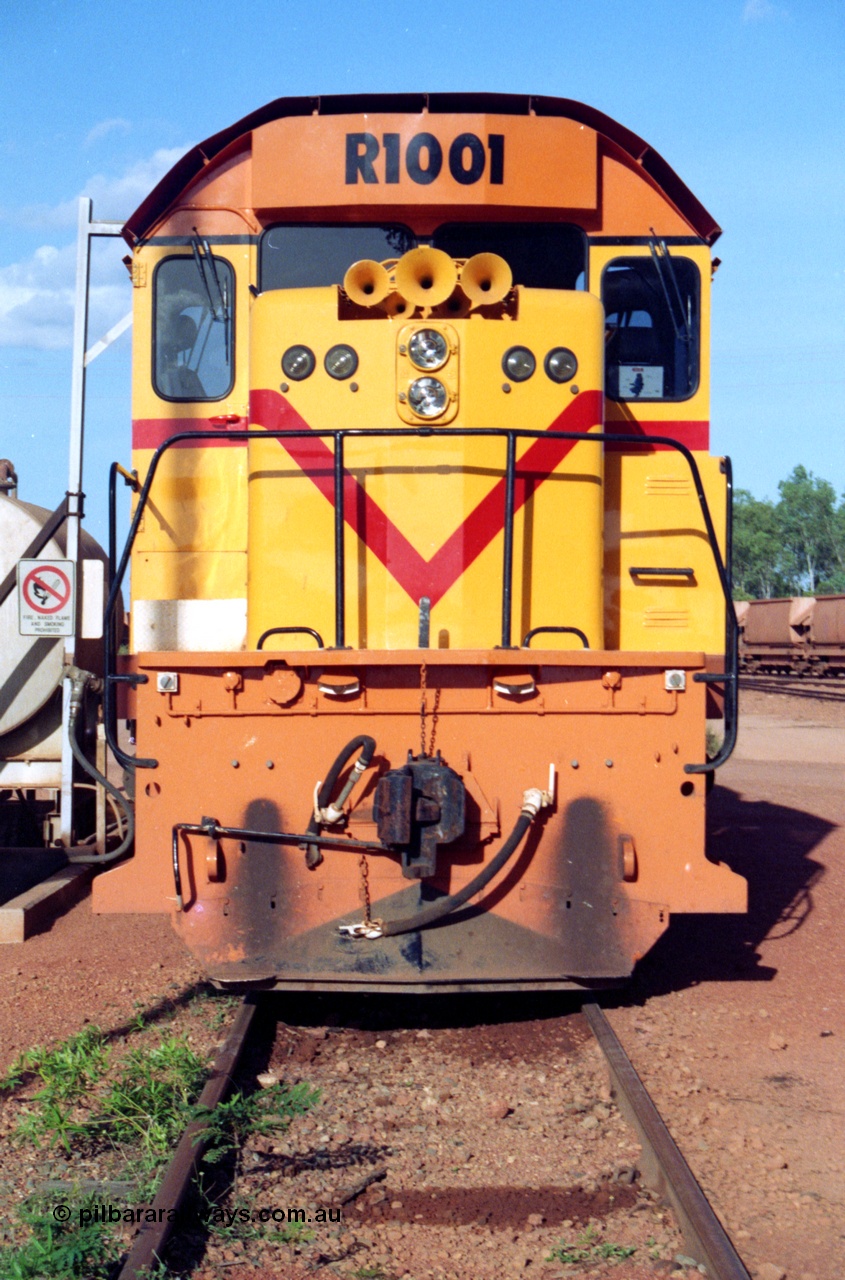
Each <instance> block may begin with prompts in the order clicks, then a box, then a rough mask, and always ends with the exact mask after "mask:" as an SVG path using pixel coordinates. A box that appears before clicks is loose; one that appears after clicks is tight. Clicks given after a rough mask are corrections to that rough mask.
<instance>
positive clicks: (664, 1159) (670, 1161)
mask: <svg viewBox="0 0 845 1280" xmlns="http://www.w3.org/2000/svg"><path fill="white" fill-rule="evenodd" d="M258 1008H259V997H256V996H248V997H246V998H245V1000H244V1002H243V1004H242V1005H241V1007H240V1010H239V1012H238V1014H237V1016H236V1018H235V1021H234V1023H233V1025H232V1028H231V1030H230V1032H229V1035H228V1037H227V1039H226V1041H225V1042H224V1045H223V1047H222V1049H221V1051H220V1053H219V1055H218V1057H217V1058H216V1060H215V1062H214V1065H213V1067H212V1069H211V1072H210V1074H209V1077H208V1081H207V1083H206V1085H205V1088H204V1089H203V1092H202V1095H201V1097H200V1099H199V1105H200V1106H201V1107H203V1108H214V1107H216V1106H218V1105H220V1103H222V1102H224V1101H225V1099H226V1097H227V1095H228V1092H229V1090H230V1088H231V1085H232V1081H233V1077H234V1074H235V1071H236V1069H237V1066H238V1062H239V1060H240V1058H241V1056H242V1054H243V1052H244V1049H245V1046H246V1044H247V1041H248V1038H249V1036H250V1032H251V1031H252V1028H253V1024H254V1022H255V1017H256V1013H257V1012H258ZM582 1013H583V1015H584V1017H585V1018H586V1020H587V1023H588V1024H589V1027H590V1030H591V1032H592V1034H593V1036H594V1037H595V1040H596V1042H597V1044H598V1046H599V1047H600V1049H601V1051H602V1054H603V1055H604V1059H605V1061H606V1064H607V1067H608V1070H609V1073H610V1079H611V1096H612V1098H613V1101H614V1102H615V1103H616V1105H617V1107H618V1108H619V1111H620V1112H621V1114H622V1116H623V1117H624V1119H625V1120H626V1121H627V1122H628V1124H629V1125H630V1126H631V1127H632V1128H633V1129H634V1130H635V1132H636V1134H637V1137H638V1139H639V1141H640V1143H641V1146H642V1153H641V1155H640V1157H639V1158H638V1160H637V1167H638V1172H639V1175H640V1177H641V1179H642V1181H643V1183H644V1184H645V1186H647V1187H648V1188H649V1189H650V1190H652V1191H653V1192H655V1193H656V1194H658V1195H659V1196H660V1197H661V1199H663V1200H664V1201H665V1202H667V1203H668V1204H669V1205H670V1206H671V1209H672V1210H673V1212H674V1215H675V1218H676V1221H677V1223H678V1226H679V1229H680V1232H681V1235H682V1237H683V1240H684V1247H685V1250H686V1253H687V1254H688V1255H689V1257H690V1258H692V1259H694V1260H695V1261H696V1263H699V1264H702V1265H703V1266H704V1267H705V1268H706V1274H707V1276H708V1277H710V1280H750V1276H749V1272H748V1270H747V1269H746V1267H745V1265H744V1263H743V1262H742V1259H741V1258H740V1256H739V1254H738V1253H737V1251H736V1249H735V1248H734V1245H733V1244H732V1242H731V1240H730V1238H729V1237H728V1235H727V1233H726V1231H725V1230H724V1227H723V1226H722V1224H721V1222H720V1221H719V1219H718V1217H717V1216H716V1214H715V1212H714V1210H713V1208H712V1206H711V1205H710V1203H709V1201H708V1199H707V1197H706V1196H705V1194H704V1192H703V1191H702V1189H701V1187H700V1185H699V1183H698V1182H697V1180H696V1178H695V1177H694V1175H693V1173H692V1171H691V1170H690V1168H689V1165H688V1164H687V1162H686V1160H685V1159H684V1157H683V1155H682V1154H681V1152H680V1150H679V1148H678V1146H677V1144H676V1143H675V1141H674V1139H673V1138H672V1136H671V1134H670V1132H669V1130H668V1128H667V1126H666V1124H665V1123H664V1121H663V1120H662V1119H661V1117H660V1114H659V1112H658V1111H657V1108H656V1107H655V1105H654V1102H653V1101H652V1099H651V1097H650V1095H649V1093H648V1091H647V1089H646V1088H645V1085H644V1084H643V1082H642V1080H641V1079H640V1077H639V1075H638V1074H637V1072H636V1070H635V1068H634V1066H633V1064H632V1063H631V1060H630V1059H629V1057H628V1055H627V1054H626V1052H625V1050H624V1048H623V1046H622V1044H621V1041H620V1040H619V1038H618V1037H617V1035H616V1033H615V1031H614V1030H613V1028H612V1027H611V1025H610V1023H609V1021H608V1020H607V1018H606V1017H605V1015H604V1013H603V1011H602V1010H601V1008H600V1007H599V1006H598V1005H597V1004H594V1003H588V1004H584V1005H583V1006H582ZM205 1131H207V1121H200V1120H197V1121H194V1122H192V1123H191V1124H190V1125H189V1126H188V1127H187V1128H186V1130H185V1132H184V1133H183V1135H182V1137H181V1139H180V1141H179V1143H178V1145H177V1147H176V1150H175V1152H174V1155H173V1159H172V1161H171V1163H170V1165H169V1167H168V1169H167V1172H166V1174H165V1176H164V1178H163V1180H162V1182H161V1185H160V1188H159V1191H158V1193H157V1195H156V1197H155V1200H154V1201H153V1204H152V1206H151V1208H152V1209H153V1210H155V1211H156V1213H155V1214H154V1215H151V1216H154V1217H156V1218H159V1219H161V1220H160V1221H155V1222H152V1223H149V1224H145V1225H144V1226H143V1227H142V1228H141V1229H140V1231H139V1233H138V1235H137V1236H136V1237H135V1239H134V1241H133V1243H132V1245H131V1247H130V1250H129V1253H128V1255H127V1257H126V1259H125V1261H124V1263H123V1266H122V1268H121V1270H120V1272H119V1275H118V1277H117V1280H136V1277H137V1276H138V1275H139V1274H142V1275H143V1274H147V1271H146V1270H145V1268H153V1267H154V1266H155V1265H156V1264H157V1262H158V1261H159V1260H161V1259H163V1257H164V1254H165V1250H166V1247H167V1243H168V1239H169V1236H170V1233H171V1231H172V1230H173V1226H172V1222H171V1221H170V1220H169V1219H171V1218H172V1216H173V1211H178V1209H179V1207H180V1206H181V1205H182V1203H183V1202H184V1200H185V1197H186V1195H187V1193H188V1190H189V1188H190V1185H191V1181H192V1178H193V1176H194V1174H195V1171H196V1168H197V1165H198V1163H199V1161H200V1159H201V1158H202V1155H203V1153H204V1150H205V1140H204V1132H205ZM383 1176H384V1172H383V1171H381V1172H380V1173H376V1174H372V1175H370V1176H367V1177H364V1178H362V1179H361V1180H360V1185H356V1188H355V1191H354V1192H353V1195H358V1194H359V1193H360V1192H362V1191H364V1190H365V1189H366V1187H367V1186H368V1185H369V1184H370V1183H371V1182H373V1181H374V1180H375V1179H376V1178H379V1177H383ZM351 1198H353V1196H347V1197H346V1199H347V1200H348V1199H351ZM159 1211H160V1212H159Z"/></svg>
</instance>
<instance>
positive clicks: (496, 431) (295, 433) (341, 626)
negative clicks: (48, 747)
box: [103, 426, 738, 773]
mask: <svg viewBox="0 0 845 1280" xmlns="http://www.w3.org/2000/svg"><path fill="white" fill-rule="evenodd" d="M391 436H397V437H408V436H413V437H415V438H419V439H428V438H430V437H431V438H436V437H439V436H445V437H453V438H454V437H459V438H464V437H467V438H469V437H475V436H479V437H484V438H488V439H504V440H505V441H506V443H507V463H506V474H505V512H504V517H505V518H504V525H505V529H504V544H505V550H504V565H503V583H502V647H503V648H511V643H510V634H511V631H510V628H511V619H510V602H511V595H510V592H511V582H510V577H511V573H512V568H513V563H512V562H513V519H514V481H515V474H516V460H515V459H516V441H517V440H571V441H573V442H579V441H586V442H588V443H593V444H616V445H619V444H623V445H632V446H635V447H640V448H642V447H647V448H654V447H655V446H657V445H662V446H663V447H664V448H667V449H674V450H675V451H676V452H677V453H679V454H680V455H681V457H682V458H683V459H684V460H685V461H686V463H687V466H688V467H689V469H690V473H691V475H692V480H693V485H694V488H695V493H696V497H697V498H698V503H699V507H700V509H701V514H702V518H703V520H704V527H705V529H706V532H707V541H708V544H709V546H710V550H711V553H712V555H713V560H714V563H715V566H716V572H717V574H718V577H719V583H720V586H721V588H722V595H723V597H724V601H725V612H726V618H727V623H726V650H727V652H726V659H727V661H726V663H725V665H726V668H727V670H726V671H725V673H723V675H721V676H720V677H719V679H721V680H724V682H725V692H726V700H727V699H728V691H729V689H730V688H731V686H733V688H734V702H733V704H732V709H733V711H734V713H735V709H736V701H735V692H736V684H737V669H738V668H737V664H738V647H737V644H736V617H735V614H734V608H733V600H732V598H731V580H730V574H729V570H728V569H727V568H726V566H725V562H724V561H723V559H722V553H721V551H720V550H719V543H718V539H717V536H716V529H715V526H714V524H713V517H712V515H711V513H710V507H709V504H708V502H707V495H706V493H705V492H704V485H703V483H702V480H701V473H700V471H699V469H698V464H697V462H696V460H695V458H694V456H693V454H692V452H691V451H690V450H689V449H688V448H687V446H686V445H685V444H682V443H681V441H680V440H675V439H674V438H673V437H671V436H652V435H649V436H643V435H634V434H628V433H622V432H618V433H617V432H615V431H614V432H609V431H595V432H594V431H549V430H542V429H539V430H538V429H532V428H528V427H434V426H420V427H408V426H402V427H343V428H336V427H325V428H319V427H318V428H311V427H293V428H272V429H268V428H264V427H261V428H259V429H255V428H252V429H250V428H244V429H239V430H235V431H227V432H226V439H227V440H229V441H232V440H239V441H240V440H242V441H248V440H268V439H270V440H285V439H288V440H290V439H314V438H324V437H331V439H332V440H333V441H334V446H335V448H334V499H335V519H334V543H335V642H336V647H337V648H343V647H345V644H344V641H345V609H344V605H345V597H344V545H343V544H344V536H343V534H344V522H345V513H344V492H343V490H344V483H343V482H344V478H345V472H344V469H343V446H344V442H345V441H346V440H347V439H349V438H356V439H369V438H372V437H391ZM219 439H220V431H219V429H216V430H213V429H209V428H206V429H204V430H201V431H178V432H176V433H175V434H174V435H172V436H170V437H169V438H168V439H167V440H165V441H163V442H162V443H161V444H160V445H159V446H158V448H157V449H156V451H155V453H154V454H153V456H152V458H151V459H150V465H149V469H148V470H147V474H146V476H145V478H144V483H143V485H142V486H141V489H140V492H139V496H138V502H137V504H136V507H135V512H134V515H133V517H132V523H131V525H130V527H129V533H128V535H127V539H126V544H125V546H124V548H123V553H122V555H121V558H120V562H119V564H118V566H117V570H116V573H115V576H114V578H113V580H112V584H111V590H110V591H109V598H108V602H107V604H106V612H105V623H104V632H105V636H106V679H105V689H104V694H103V699H104V717H103V718H104V720H105V726H106V736H107V738H108V740H109V747H110V748H111V750H112V752H113V753H114V755H115V757H116V759H118V760H119V761H120V762H121V763H122V764H124V765H125V766H128V767H131V766H133V765H134V766H135V767H137V768H155V767H156V766H157V763H158V762H157V761H154V760H140V759H133V758H132V757H131V756H127V755H125V754H124V753H123V752H122V751H121V750H120V748H119V747H118V745H117V742H116V741H113V738H114V735H113V734H112V732H111V715H110V710H111V706H112V702H111V699H112V697H113V693H112V684H113V674H112V673H113V665H112V663H113V657H114V655H113V653H112V646H113V640H112V638H111V635H112V633H111V621H112V616H113V613H114V609H115V605H116V601H117V599H118V596H119V594H120V588H121V585H122V583H123V579H124V576H125V574H126V570H127V567H128V564H129V557H130V556H131V554H132V547H133V545H134V542H135V538H136V535H137V532H138V527H139V525H140V523H141V519H142V517H143V514H144V510H145V508H146V504H147V499H148V497H149V493H150V489H151V488H152V484H153V480H154V479H155V475H156V472H157V470H158V465H159V463H160V461H161V459H162V457H163V456H164V454H165V453H166V452H167V451H168V450H169V449H172V448H173V447H174V446H176V445H178V444H182V443H183V442H186V441H201V440H219ZM726 475H727V476H728V487H729V501H728V512H729V513H730V510H731V502H730V497H731V474H730V464H729V463H728V464H727V466H726ZM728 524H730V515H729V517H728ZM729 537H730V530H729V529H728V538H729ZM731 619H733V628H732V627H731ZM731 637H732V639H731ZM708 678H709V677H708ZM735 727H736V726H735V724H734V726H733V738H734V741H735V737H736V734H735ZM727 740H728V734H727V721H726V738H725V742H726V743H727ZM730 749H731V750H732V749H733V742H731V746H730ZM729 754H730V750H728V751H727V753H725V749H724V745H723V750H722V752H720V755H719V757H717V761H718V764H722V763H724V759H727V756H728V755H729ZM722 757H724V759H723V758H722ZM716 767H717V762H716V761H712V762H711V761H707V762H705V763H704V764H687V765H684V770H685V772H687V773H709V772H712V770H713V769H715V768H716Z"/></svg>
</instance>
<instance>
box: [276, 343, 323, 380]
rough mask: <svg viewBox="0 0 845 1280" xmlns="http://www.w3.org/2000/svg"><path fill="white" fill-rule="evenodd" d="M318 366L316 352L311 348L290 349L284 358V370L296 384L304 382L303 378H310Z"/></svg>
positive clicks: (297, 347)
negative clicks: (315, 357)
mask: <svg viewBox="0 0 845 1280" xmlns="http://www.w3.org/2000/svg"><path fill="white" fill-rule="evenodd" d="M316 364H317V361H316V360H315V359H314V352H313V351H312V350H311V348H310V347H303V346H300V345H297V346H295V347H288V349H287V351H286V352H285V354H284V355H283V356H282V369H283V370H284V372H285V374H286V376H287V377H288V378H292V379H293V381H294V382H302V380H303V378H309V377H310V376H311V374H312V373H313V372H314V368H315V366H316Z"/></svg>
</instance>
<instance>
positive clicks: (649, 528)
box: [605, 450, 727, 654]
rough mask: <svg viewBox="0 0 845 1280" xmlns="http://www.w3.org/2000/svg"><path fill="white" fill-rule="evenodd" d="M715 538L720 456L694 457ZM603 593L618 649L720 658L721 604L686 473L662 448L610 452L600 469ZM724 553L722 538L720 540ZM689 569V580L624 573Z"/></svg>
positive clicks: (722, 489) (721, 499)
mask: <svg viewBox="0 0 845 1280" xmlns="http://www.w3.org/2000/svg"><path fill="white" fill-rule="evenodd" d="M696 462H697V464H698V468H699V471H700V474H701V479H702V483H703V485H704V490H705V493H706V494H707V499H708V505H709V507H710V513H711V515H712V517H713V523H714V526H715V528H716V531H717V534H721V531H723V530H724V528H725V506H726V501H727V492H726V485H725V477H724V475H723V474H722V472H721V470H720V466H721V459H720V458H711V457H710V456H709V455H708V454H705V453H699V454H697V455H696ZM605 495H606V504H607V517H606V522H605V537H606V544H607V545H606V551H605V590H606V596H607V614H606V618H605V621H606V628H607V637H608V644H609V646H612V647H613V648H619V649H623V650H629V649H649V650H657V651H658V652H660V651H667V650H672V649H700V650H703V651H704V652H705V653H713V654H716V653H721V652H723V651H724V643H725V607H724V599H723V595H722V589H721V586H720V583H719V577H718V573H717V570H716V565H715V561H714V559H713V553H712V551H711V549H710V544H709V542H708V539H707V533H706V530H705V526H704V520H703V517H702V514H701V508H700V505H699V502H698V498H697V496H696V492H695V486H694V484H693V479H692V475H691V473H690V469H689V467H688V466H687V464H686V462H685V461H684V459H683V458H682V457H681V456H680V454H678V453H675V452H673V451H669V450H665V451H661V452H657V453H643V454H640V455H638V456H637V455H634V454H627V455H620V454H616V455H611V457H610V458H609V459H608V466H607V470H606V482H605ZM720 549H721V552H722V555H723V556H724V552H725V547H724V537H723V536H720ZM636 568H664V569H692V570H693V576H692V577H691V578H684V577H681V576H676V575H672V574H664V575H652V574H632V573H631V570H632V569H636Z"/></svg>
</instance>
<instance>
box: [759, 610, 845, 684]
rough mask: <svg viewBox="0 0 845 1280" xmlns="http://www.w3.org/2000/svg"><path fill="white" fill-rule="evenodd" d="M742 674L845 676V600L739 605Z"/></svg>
mask: <svg viewBox="0 0 845 1280" xmlns="http://www.w3.org/2000/svg"><path fill="white" fill-rule="evenodd" d="M735 608H736V615H737V622H738V624H739V662H740V670H741V671H742V672H743V673H745V674H747V675H759V674H763V675H784V676H790V675H791V676H818V677H822V678H824V677H827V676H837V677H838V676H843V675H845V596H841V595H838V596H791V597H784V598H781V599H777V600H742V601H737V603H736V606H735Z"/></svg>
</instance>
